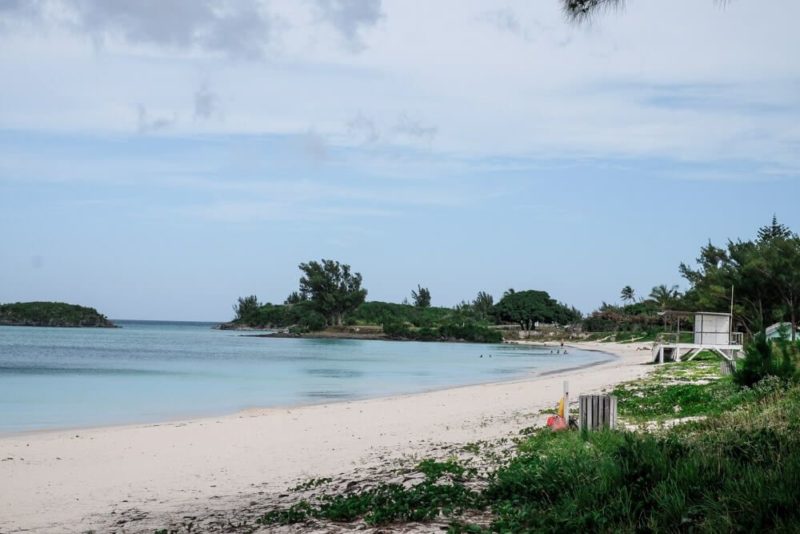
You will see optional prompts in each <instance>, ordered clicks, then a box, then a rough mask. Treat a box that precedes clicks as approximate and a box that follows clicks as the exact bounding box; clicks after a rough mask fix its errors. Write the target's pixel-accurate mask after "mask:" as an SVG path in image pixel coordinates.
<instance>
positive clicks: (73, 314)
mask: <svg viewBox="0 0 800 534" xmlns="http://www.w3.org/2000/svg"><path fill="white" fill-rule="evenodd" d="M0 325H5V326H59V327H94V328H115V327H116V325H114V323H112V322H111V321H109V320H108V318H107V317H106V316H105V315H103V314H101V313H99V312H98V311H97V310H95V309H94V308H88V307H86V306H78V305H76V304H67V303H65V302H15V303H13V304H0Z"/></svg>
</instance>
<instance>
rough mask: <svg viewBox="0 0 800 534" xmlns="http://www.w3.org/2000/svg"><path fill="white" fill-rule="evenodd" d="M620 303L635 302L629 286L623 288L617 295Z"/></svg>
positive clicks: (634, 296) (634, 295) (633, 292)
mask: <svg viewBox="0 0 800 534" xmlns="http://www.w3.org/2000/svg"><path fill="white" fill-rule="evenodd" d="M619 296H620V298H621V299H622V302H636V294H635V291H634V290H633V288H632V287H631V286H625V287H623V288H622V291H620V293H619Z"/></svg>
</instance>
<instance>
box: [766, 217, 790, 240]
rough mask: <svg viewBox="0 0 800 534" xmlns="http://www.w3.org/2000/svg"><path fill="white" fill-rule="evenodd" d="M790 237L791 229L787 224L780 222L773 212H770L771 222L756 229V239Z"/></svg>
mask: <svg viewBox="0 0 800 534" xmlns="http://www.w3.org/2000/svg"><path fill="white" fill-rule="evenodd" d="M790 237H792V231H791V230H789V227H788V226H786V225H784V224H780V223H779V222H778V218H777V217H776V216H775V214H774V213H773V214H772V224H770V225H767V226H762V227H761V228H759V229H758V240H759V241H762V242H765V241H770V240H772V239H789V238H790Z"/></svg>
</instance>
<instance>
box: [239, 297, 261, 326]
mask: <svg viewBox="0 0 800 534" xmlns="http://www.w3.org/2000/svg"><path fill="white" fill-rule="evenodd" d="M260 306H261V305H260V304H259V303H258V297H256V296H255V295H250V296H249V297H239V300H237V301H236V304H234V305H233V312H234V313H235V314H236V318H235V319H234V320H235V321H247V320H248V319H249V318H250V317H253V315H255V314H256V313H257V312H258V308H259V307H260Z"/></svg>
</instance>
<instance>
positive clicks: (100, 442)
mask: <svg viewBox="0 0 800 534" xmlns="http://www.w3.org/2000/svg"><path fill="white" fill-rule="evenodd" d="M569 346H570V347H574V348H579V349H582V350H590V349H594V350H600V351H602V352H606V353H609V354H611V355H614V356H616V358H612V359H610V360H608V361H604V362H596V363H594V365H592V364H590V365H588V366H582V367H581V368H579V369H562V370H558V371H554V372H553V373H552V374H547V375H544V374H537V375H533V376H528V377H517V378H515V379H511V380H509V381H502V382H496V381H495V382H491V383H484V384H478V385H464V386H457V387H452V388H447V389H437V390H433V391H428V392H424V393H409V394H403V395H395V396H389V397H379V398H371V399H365V400H342V401H338V402H333V403H331V402H328V403H323V404H314V405H307V406H302V407H281V408H277V407H273V408H251V409H246V410H244V411H240V412H237V413H235V414H231V415H225V416H219V417H207V418H198V419H191V420H183V421H176V422H163V423H155V424H145V425H125V426H116V427H96V428H91V429H85V430H79V431H75V430H67V431H61V430H45V431H36V432H35V433H28V434H25V435H15V436H3V437H0V460H2V461H0V478H2V479H3V480H4V481H5V483H4V486H5V489H7V490H8V491H5V492H3V493H2V494H0V531H3V532H15V531H21V530H24V529H33V530H46V531H48V532H62V531H76V530H87V529H90V528H99V529H100V530H107V529H108V528H110V527H109V525H110V524H111V522H112V521H113V520H114V518H115V516H116V515H117V514H119V513H121V512H122V511H124V510H130V509H136V510H137V512H141V513H145V514H162V515H163V514H166V515H170V514H189V515H191V514H192V513H193V510H197V509H205V510H208V509H209V508H210V507H211V508H213V507H215V506H221V505H220V504H219V503H220V502H222V501H223V500H224V501H225V502H226V503H228V504H226V506H228V505H235V504H236V503H238V505H240V506H247V504H248V502H250V501H249V499H253V498H254V496H256V495H259V494H263V493H264V492H266V493H275V492H282V491H284V490H285V489H286V488H287V487H289V486H290V485H292V484H295V483H297V482H298V481H299V480H302V479H308V478H310V477H325V476H334V475H337V474H341V473H342V472H343V470H347V469H350V470H353V469H367V468H370V467H375V466H377V465H381V464H382V463H384V462H385V461H386V460H387V459H392V458H394V459H396V458H402V457H407V456H409V455H412V456H416V455H420V454H426V452H427V451H430V449H431V448H432V447H436V446H437V444H450V445H452V444H459V443H462V444H463V443H467V442H472V441H477V440H485V439H498V438H502V437H506V436H508V435H510V434H514V433H516V432H518V431H519V429H520V428H523V427H527V426H532V425H538V424H541V423H542V422H543V416H542V415H541V414H540V413H539V411H540V410H542V409H544V408H552V406H553V405H554V404H555V403H556V402H557V400H558V398H559V397H560V395H561V387H562V384H561V383H562V380H569V381H570V389H571V392H572V393H573V395H574V398H577V394H578V393H583V392H589V391H598V390H600V389H602V388H607V387H610V386H613V385H614V384H616V383H619V382H622V381H626V380H631V379H634V378H637V377H639V376H643V375H644V374H646V373H647V372H648V370H649V369H652V368H650V367H648V366H645V365H642V364H644V363H646V362H647V360H648V358H647V354H649V353H646V354H645V353H643V352H642V351H636V350H635V347H636V345H633V344H631V345H621V344H602V345H600V344H579V345H574V344H570V345H569ZM215 503H217V504H215ZM42 510H48V513H47V514H46V515H43V514H41V511H42ZM130 526H132V525H128V527H126V531H130V530H129V527H130Z"/></svg>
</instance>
